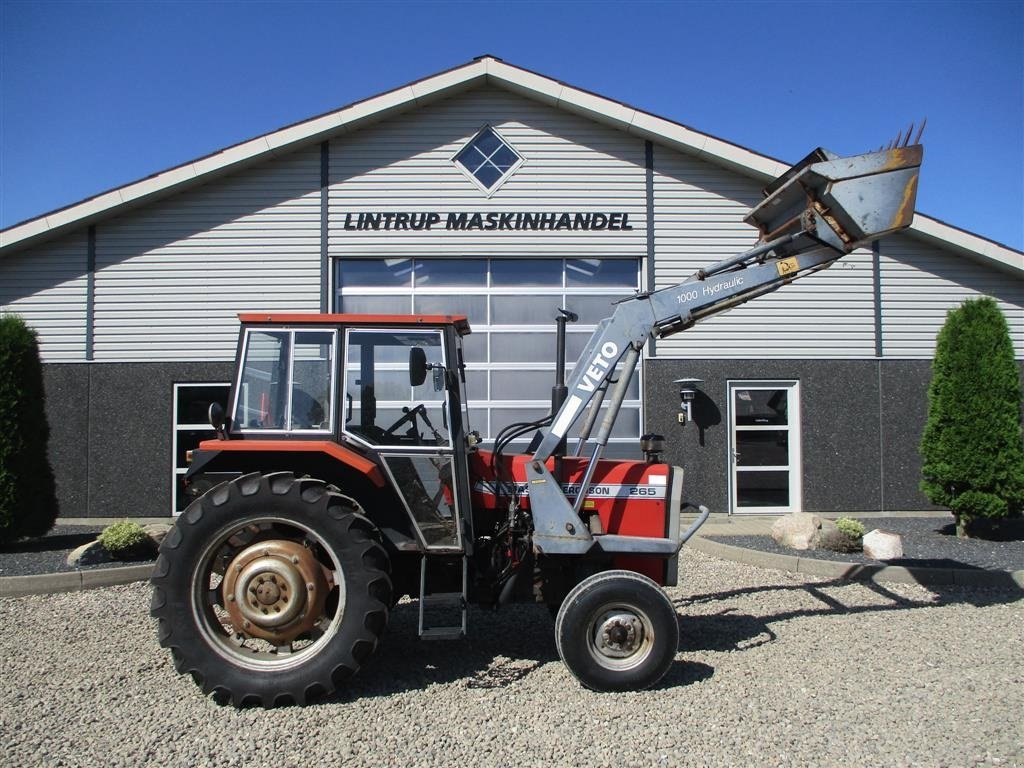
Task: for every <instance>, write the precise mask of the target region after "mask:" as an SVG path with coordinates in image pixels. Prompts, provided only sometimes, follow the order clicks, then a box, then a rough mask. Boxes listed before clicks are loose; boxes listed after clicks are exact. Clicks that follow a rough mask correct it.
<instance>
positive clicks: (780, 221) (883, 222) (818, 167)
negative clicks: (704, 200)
mask: <svg viewBox="0 0 1024 768" xmlns="http://www.w3.org/2000/svg"><path fill="white" fill-rule="evenodd" d="M923 155H924V148H923V147H922V146H921V145H920V144H913V145H911V146H905V147H893V148H891V149H885V150H881V151H879V152H870V153H868V154H864V155H854V156H852V157H839V156H838V155H835V154H833V153H831V152H829V151H827V150H825V149H816V150H815V151H814V152H812V153H811V154H810V155H808V156H807V157H805V158H804V159H803V160H801V161H800V162H799V163H797V164H796V165H794V166H793V167H792V168H790V169H789V170H788V171H786V173H784V174H782V176H780V177H779V178H778V179H776V180H775V181H774V182H772V183H771V184H769V185H768V186H767V187H766V188H765V195H766V198H765V200H764V201H763V202H762V203H761V204H760V205H758V206H757V207H756V208H754V210H753V211H751V212H750V215H748V216H747V217H746V219H744V221H746V222H747V223H748V224H753V225H754V226H756V227H757V228H758V230H759V231H760V233H761V240H762V241H764V242H768V241H772V240H776V239H777V238H783V237H786V236H792V237H793V240H792V242H790V243H787V244H785V245H783V246H780V247H779V248H776V249H775V251H776V253H777V255H780V256H785V255H786V254H787V253H796V252H799V251H802V250H806V248H807V247H808V246H811V245H813V244H814V241H816V242H817V243H819V244H822V245H826V246H828V247H830V248H833V249H834V250H837V251H839V252H840V253H849V252H850V251H852V250H854V249H855V248H858V247H860V246H862V245H866V244H868V243H870V242H871V241H873V240H876V239H878V238H879V237H882V236H883V235H886V234H889V233H890V232H895V231H897V230H900V229H903V228H904V227H907V226H909V225H910V222H911V221H913V218H914V202H915V200H916V199H917V179H918V175H919V172H920V166H921V158H922V157H923Z"/></svg>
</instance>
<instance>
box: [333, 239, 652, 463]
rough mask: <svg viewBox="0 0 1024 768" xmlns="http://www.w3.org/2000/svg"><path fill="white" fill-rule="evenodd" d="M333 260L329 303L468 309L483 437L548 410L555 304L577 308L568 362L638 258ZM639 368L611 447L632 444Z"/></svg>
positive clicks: (470, 363)
mask: <svg viewBox="0 0 1024 768" xmlns="http://www.w3.org/2000/svg"><path fill="white" fill-rule="evenodd" d="M335 267H336V268H335V286H336V292H335V311H338V312H352V313H360V312H368V313H387V314H407V313H410V312H411V313H417V314H464V315H466V316H468V317H469V320H470V324H471V325H472V327H473V333H472V334H471V335H470V336H468V337H467V338H466V354H467V361H466V362H467V395H468V397H467V399H468V401H469V403H470V405H471V406H472V407H471V408H470V419H471V422H472V428H473V429H476V430H477V431H479V432H480V434H481V435H483V436H484V437H485V439H486V440H488V441H489V440H492V439H493V437H494V436H495V435H496V434H497V433H498V432H499V431H500V430H501V428H502V427H504V426H505V425H507V424H510V423H512V422H517V421H530V420H534V419H539V418H542V417H543V416H545V415H546V414H547V413H548V412H549V411H550V404H551V387H552V384H553V381H554V360H555V331H554V327H555V325H554V320H555V315H556V314H557V310H558V308H559V307H566V308H568V309H570V310H572V311H573V312H576V313H577V314H578V315H579V317H580V320H579V322H578V323H576V324H574V325H570V326H569V327H568V334H567V337H566V348H567V351H566V357H567V359H568V361H569V363H568V368H569V369H570V370H571V368H572V364H573V362H574V361H575V360H576V358H577V357H578V355H579V354H580V352H581V351H582V350H583V346H584V344H585V343H586V340H587V338H588V337H589V336H590V333H591V332H592V331H593V330H594V327H595V325H596V324H597V322H598V321H599V320H601V319H602V318H604V317H607V316H608V315H610V314H611V312H612V302H613V301H615V300H616V299H619V298H622V297H624V296H628V295H631V294H632V293H633V292H634V291H636V290H637V289H638V288H639V287H640V263H639V261H638V260H637V259H616V258H602V259H592V258H564V259H526V258H522V259H512V258H501V259H498V258H460V259H445V258H434V259H420V258H345V259H340V260H338V261H337V262H336V265H335ZM640 369H642V366H640V368H638V371H637V375H636V376H634V378H633V381H632V384H631V388H630V391H629V394H628V396H627V399H626V401H625V402H624V403H623V407H622V411H621V413H620V415H619V418H618V421H617V424H616V427H615V430H614V431H613V433H612V437H611V441H610V445H609V449H610V451H609V453H610V454H613V455H615V454H617V455H628V454H629V453H630V452H634V451H635V450H636V446H637V440H638V438H639V435H640V425H641V423H642V421H641V402H640V392H641V391H642V382H641V381H640V378H641V370H640Z"/></svg>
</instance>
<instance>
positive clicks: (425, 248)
mask: <svg viewBox="0 0 1024 768" xmlns="http://www.w3.org/2000/svg"><path fill="white" fill-rule="evenodd" d="M484 125H490V126H492V127H493V128H494V129H495V130H497V131H498V133H499V134H500V135H501V136H502V137H503V138H504V139H505V140H506V141H508V143H509V144H511V145H512V146H513V147H514V148H515V149H516V151H517V152H519V154H520V155H522V156H523V157H524V158H525V162H524V163H523V165H522V166H520V167H519V169H518V170H516V171H515V173H514V174H513V175H512V176H511V178H509V179H508V181H507V182H505V183H504V184H503V185H502V186H501V187H500V188H499V189H498V190H497V191H496V192H495V193H494V194H492V195H491V196H490V197H487V196H486V195H485V194H484V193H483V192H481V190H480V189H479V188H478V187H477V186H476V185H475V184H474V183H473V182H472V181H470V180H469V179H468V178H466V176H465V175H463V173H462V171H460V170H459V168H458V167H456V165H455V164H454V163H453V162H452V161H451V159H452V157H453V155H455V153H456V152H458V151H459V150H460V149H461V148H462V147H463V145H464V144H465V143H466V142H467V141H469V140H470V139H471V138H472V137H473V136H474V134H476V132H477V131H478V130H479V129H480V128H481V127H483V126H484ZM330 150H331V152H330V178H331V192H330V251H331V255H332V256H342V255H353V254H357V255H374V256H382V255H389V254H399V253H400V254H404V255H410V254H413V253H414V254H415V255H418V256H426V255H446V256H459V255H489V256H544V255H560V256H565V255H577V254H578V255H609V256H635V257H642V256H643V255H644V254H645V251H646V248H645V241H646V232H645V227H646V214H645V178H644V142H643V141H642V140H640V139H636V138H634V137H631V136H628V135H626V134H624V133H621V132H619V131H615V130H612V129H610V128H606V127H603V126H601V125H598V124H596V123H593V122H591V121H589V120H586V119H584V118H581V117H577V116H574V115H570V114H567V113H565V112H562V111H559V110H557V109H554V108H551V107H548V106H545V105H543V104H539V103H537V102H534V101H530V100H528V99H524V98H522V97H519V96H516V95H514V94H510V93H508V92H506V91H499V90H492V89H483V90H479V91H473V92H471V93H467V94H463V95H460V96H458V97H457V98H452V99H448V100H446V101H444V102H441V103H439V104H436V105H432V106H429V107H425V108H423V109H421V110H419V111H417V112H415V113H412V114H409V115H404V116H402V117H401V118H399V119H396V120H392V121H389V122H386V123H382V124H380V125H377V126H374V127H372V128H368V129H366V130H363V131H359V132H357V133H355V134H352V135H349V136H342V137H339V138H338V139H334V140H332V141H331V147H330ZM376 211H395V212H410V213H414V212H424V211H435V212H439V213H441V214H442V222H441V224H440V225H438V226H435V227H434V228H433V229H432V230H430V231H418V232H417V231H391V232H384V231H346V230H345V229H344V228H343V225H344V222H345V214H346V213H351V214H357V213H359V212H376ZM462 211H468V212H477V211H479V212H483V213H487V212H490V211H500V212H506V211H528V212H532V211H539V212H546V211H559V212H562V211H571V212H588V211H592V212H593V211H596V212H608V211H623V212H626V213H628V214H629V224H630V225H631V226H632V227H633V229H632V230H631V231H611V232H607V231H606V232H599V231H575V232H574V231H554V232H552V231H541V232H532V231H500V232H499V231H447V230H445V228H444V221H445V220H446V216H447V214H448V213H449V212H462Z"/></svg>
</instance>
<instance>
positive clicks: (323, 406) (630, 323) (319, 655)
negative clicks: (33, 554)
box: [152, 134, 923, 707]
mask: <svg viewBox="0 0 1024 768" xmlns="http://www.w3.org/2000/svg"><path fill="white" fill-rule="evenodd" d="M908 138H909V134H908ZM922 154H923V151H922V148H921V146H920V145H919V144H914V145H909V146H908V145H904V146H894V147H891V148H890V149H887V150H882V151H878V152H874V153H870V154H866V155H859V156H855V157H847V158H843V157H838V156H836V155H834V154H832V153H829V152H827V151H825V150H821V149H819V150H816V151H815V152H813V153H811V154H810V155H809V156H808V157H807V158H805V159H804V160H803V161H801V162H800V163H798V164H797V165H795V166H793V168H791V169H790V170H788V171H787V172H786V173H785V174H783V175H782V176H780V177H779V178H778V179H776V180H775V181H774V182H772V183H771V184H770V185H769V186H768V187H767V188H766V190H765V191H766V197H765V199H764V201H763V202H762V203H761V204H760V205H758V206H757V207H756V208H754V210H753V211H751V213H750V214H749V216H747V218H746V221H747V222H749V223H750V224H752V225H754V226H755V227H757V229H758V231H759V232H760V240H759V242H758V244H757V245H756V246H755V247H754V248H753V249H752V250H750V251H747V252H746V253H743V254H740V255H738V256H735V257H732V258H729V259H726V260H724V261H719V262H717V263H715V264H711V265H709V266H707V267H705V268H704V269H702V270H699V271H698V272H697V273H696V274H694V275H693V276H692V277H690V278H689V279H688V280H686V281H685V282H683V283H680V284H678V285H674V286H672V287H669V288H664V289H661V290H657V291H651V292H647V293H642V294H638V295H635V296H631V297H629V298H626V299H623V300H622V301H620V302H619V303H617V304H616V305H615V307H614V311H613V312H612V314H611V315H610V316H609V317H608V318H606V319H605V320H602V321H601V323H600V324H599V325H598V327H597V329H596V330H595V331H594V333H593V335H592V337H591V338H590V340H589V341H588V343H587V344H586V346H585V348H584V351H583V353H582V354H581V355H580V357H579V359H578V361H577V362H576V365H575V367H574V368H573V370H572V372H571V374H570V376H569V379H568V382H567V383H565V382H564V379H563V378H562V376H563V374H562V371H561V366H560V365H559V366H558V375H557V379H558V380H557V381H556V386H555V389H554V394H553V406H552V413H551V415H550V416H549V417H547V418H546V419H543V420H541V421H538V422H531V423H521V424H512V425H509V426H508V427H506V428H505V429H503V430H501V432H499V433H498V434H497V435H496V436H495V440H494V443H493V445H492V446H490V447H488V448H484V446H483V445H482V443H481V441H480V438H479V436H478V435H477V434H476V433H475V432H473V431H471V429H470V426H469V419H468V414H469V410H468V405H469V404H468V403H467V402H466V401H465V397H464V394H463V393H464V389H465V363H464V358H463V351H462V341H463V337H464V336H466V335H467V334H469V333H470V327H469V323H468V322H467V320H466V318H464V317H458V316H447V315H411V316H404V315H403V316H395V315H342V314H319V315H312V314H265V315H264V314H245V315H242V316H241V317H240V319H241V335H240V340H239V350H238V361H237V375H236V378H235V383H234V385H233V388H232V394H231V400H230V403H231V405H230V410H229V412H228V413H225V412H224V411H223V409H220V408H219V407H218V406H212V407H211V413H210V420H211V424H212V425H213V426H214V427H215V429H216V430H217V433H218V434H217V439H216V440H208V441H205V442H203V443H202V444H201V445H200V447H199V449H198V450H197V451H195V452H193V455H192V457H191V464H190V468H189V470H188V473H187V475H186V478H185V479H186V482H187V484H188V488H189V491H190V493H192V494H193V495H194V496H195V497H196V498H195V501H193V502H192V503H191V504H190V505H189V507H188V508H187V509H186V510H185V512H184V513H183V514H182V515H181V517H180V518H179V519H178V521H177V524H176V525H175V526H174V528H173V529H172V531H171V533H170V534H168V536H167V538H166V539H165V540H164V542H163V544H162V545H161V548H160V556H159V559H158V560H157V564H156V568H155V570H154V574H153V577H152V584H153V601H152V614H153V616H155V617H156V618H157V620H158V625H159V638H160V642H161V644H162V645H164V646H165V647H168V648H170V649H171V652H172V655H173V658H174V662H175V665H176V667H177V669H178V671H179V672H182V673H189V674H191V675H192V677H193V678H194V679H195V681H196V682H197V683H198V684H199V685H200V686H201V687H202V688H203V690H204V691H205V692H207V693H210V692H214V693H217V694H219V695H220V696H221V697H222V698H224V699H226V700H230V701H232V702H233V703H235V704H236V705H243V704H250V703H251V704H258V705H262V706H267V707H269V706H274V705H277V704H282V703H304V702H306V701H308V700H310V699H312V698H315V697H318V696H322V695H325V694H328V693H330V692H332V691H334V690H335V689H337V688H338V687H339V686H343V685H344V684H345V680H346V679H347V678H349V677H350V676H352V675H354V674H355V673H356V672H357V671H358V670H359V669H360V667H361V666H362V665H363V664H364V663H365V662H366V661H367V660H368V659H369V658H370V656H371V655H372V654H373V653H374V651H375V650H376V649H377V647H378V645H379V642H380V639H381V636H382V633H383V632H384V629H385V627H386V626H387V623H388V616H389V613H390V611H391V610H392V608H393V607H394V605H395V604H396V603H397V602H398V600H399V599H400V598H401V597H403V596H405V595H408V596H411V597H413V598H415V599H416V600H417V603H418V604H417V610H418V611H419V622H418V623H419V634H420V636H421V637H422V638H424V639H448V640H452V639H457V638H460V637H463V636H464V635H465V634H466V632H467V621H466V618H467V604H468V603H475V604H478V605H483V606H493V607H498V606H500V605H502V604H504V603H507V602H509V601H534V602H540V603H546V604H547V605H548V606H549V607H550V609H551V610H552V612H553V613H554V614H555V644H556V647H557V649H558V653H559V656H560V657H561V658H562V660H563V661H564V662H565V664H566V666H567V667H568V668H569V670H570V671H571V672H572V673H573V675H575V676H576V677H577V678H578V679H579V680H580V682H581V683H582V684H583V685H585V686H587V687H589V688H592V689H595V690H601V691H610V690H636V689H640V688H644V687H648V686H650V685H653V684H654V683H656V682H657V681H658V680H659V679H661V677H662V676H663V675H664V674H665V672H666V671H667V669H668V667H669V666H670V665H671V663H672V660H673V659H674V657H675V654H676V651H677V649H678V632H679V630H678V619H677V615H676V612H675V608H674V607H673V605H672V603H671V602H670V601H669V599H668V597H667V596H666V595H665V593H664V591H663V590H662V587H663V586H670V585H674V584H675V583H676V580H677V569H678V559H677V558H678V553H679V550H680V548H681V547H682V545H683V543H684V542H685V541H686V540H687V539H688V538H689V537H690V536H692V535H693V534H694V533H695V532H696V531H697V529H698V528H699V527H700V525H701V524H703V522H704V521H705V520H706V519H707V517H708V514H709V512H708V510H707V509H706V508H705V507H703V506H702V505H700V504H699V503H696V502H692V501H689V500H688V499H690V498H692V494H693V491H692V490H690V489H687V490H686V492H685V494H684V488H683V470H682V469H681V468H679V467H675V466H669V465H667V464H664V463H662V462H661V461H660V460H659V456H658V454H659V452H660V450H661V449H662V448H663V446H662V445H660V442H661V441H660V440H658V439H654V438H648V439H647V441H646V444H645V445H644V446H643V448H644V452H645V455H646V460H645V461H619V460H608V459H604V458H602V452H603V450H604V448H605V446H606V445H607V443H608V439H609V436H610V434H611V431H612V428H613V426H614V424H615V419H616V417H617V415H618V413H619V409H620V406H621V404H622V401H623V399H624V398H625V396H626V393H627V390H628V387H629V382H630V378H631V377H632V375H633V373H634V371H635V368H636V365H637V363H638V361H639V359H640V352H641V350H642V348H643V346H644V344H646V343H647V341H648V340H649V339H651V338H652V337H663V336H668V335H670V334H673V333H678V332H680V331H684V330H686V329H687V328H689V327H690V326H692V325H694V324H695V323H698V322H700V321H702V320H704V319H706V318H708V317H711V316H713V315H715V314H718V313H720V312H722V311H725V310H727V309H731V308H733V307H735V306H737V305H739V304H742V303H744V302H746V301H749V300H751V299H754V298H756V297H758V296H761V295H763V294H766V293H769V292H771V291H774V290H776V289H778V288H780V287H781V286H783V285H785V284H787V283H790V282H792V281H794V280H797V279H800V278H801V277H804V276H806V275H809V274H811V273H813V272H815V271H818V270H820V269H824V268H826V267H828V266H830V265H831V264H832V263H834V262H835V261H836V260H837V259H839V258H841V257H842V256H844V255H845V254H847V253H849V252H851V251H852V250H854V249H856V248H858V247H861V246H864V245H867V244H869V243H870V242H872V241H873V240H875V239H877V238H879V237H881V236H883V235H885V234H888V233H891V232H894V231H897V230H900V229H902V228H904V227H906V226H908V225H909V224H910V222H911V220H912V217H913V213H914V200H915V197H916V191H917V180H918V172H919V166H920V163H921V158H922ZM568 314H569V313H567V312H564V311H563V316H562V317H561V318H559V331H560V335H559V347H558V357H559V359H560V361H561V360H563V359H564V352H563V350H564V327H565V322H566V319H567V318H566V315H568ZM576 425H579V426H578V429H577V430H576V432H575V434H574V435H573V436H574V440H573V444H572V445H569V444H568V443H569V437H570V435H571V431H572V430H573V428H574V427H575V426H576ZM527 436H532V437H533V440H532V442H531V447H530V449H529V450H528V452H527V453H510V452H508V448H509V446H510V445H511V444H512V443H513V441H515V440H517V439H521V438H525V437H527ZM687 510H689V511H690V512H691V514H689V515H684V513H685V512H686V511H687ZM684 517H695V519H694V521H693V522H692V523H691V524H690V525H689V526H688V527H686V529H685V530H684V527H683V522H682V521H683V520H684Z"/></svg>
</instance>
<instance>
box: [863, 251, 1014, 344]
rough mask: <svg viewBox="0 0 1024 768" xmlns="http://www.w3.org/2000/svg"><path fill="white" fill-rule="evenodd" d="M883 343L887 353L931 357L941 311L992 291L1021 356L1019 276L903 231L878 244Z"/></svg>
mask: <svg viewBox="0 0 1024 768" xmlns="http://www.w3.org/2000/svg"><path fill="white" fill-rule="evenodd" d="M880 252H881V256H880V259H879V261H880V273H881V312H882V347H883V353H884V355H885V356H886V357H903V358H930V357H932V356H933V355H934V353H935V337H936V335H937V334H938V332H939V329H940V328H942V324H943V323H944V322H945V321H946V313H947V312H948V311H949V310H950V309H954V308H955V307H957V306H959V305H960V303H961V302H963V301H964V300H965V299H969V298H974V297H977V296H991V297H992V298H994V299H996V301H997V302H998V304H999V308H1000V309H1001V310H1002V311H1003V314H1004V315H1005V316H1006V319H1007V322H1008V323H1009V326H1010V335H1011V338H1012V339H1013V341H1014V345H1015V348H1016V350H1017V356H1018V357H1019V358H1024V279H1022V278H1021V277H1020V276H1017V277H1014V276H1011V275H1009V274H1007V273H1005V272H1001V271H999V270H997V269H992V268H988V267H984V266H982V265H980V264H978V263H977V262H975V261H973V260H971V259H969V258H967V257H966V256H958V255H956V254H954V253H953V252H952V251H944V250H940V249H939V248H933V247H930V246H928V245H926V244H924V243H920V242H918V241H916V240H913V239H911V238H909V237H906V236H896V237H892V238H888V239H885V240H883V241H882V243H881V248H880Z"/></svg>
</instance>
